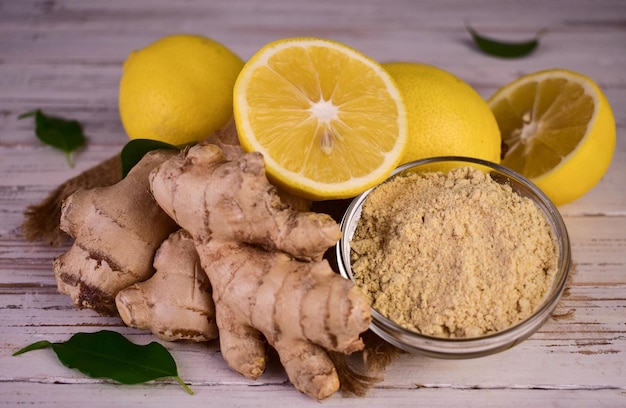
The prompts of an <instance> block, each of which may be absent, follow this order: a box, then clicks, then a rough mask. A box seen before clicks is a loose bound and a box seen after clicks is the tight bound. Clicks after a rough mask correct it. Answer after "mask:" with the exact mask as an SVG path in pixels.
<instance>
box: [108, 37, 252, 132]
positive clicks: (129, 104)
mask: <svg viewBox="0 0 626 408" xmlns="http://www.w3.org/2000/svg"><path fill="white" fill-rule="evenodd" d="M242 67H243V61H242V60H241V58H239V57H238V56H237V55H235V54H234V53H233V52H232V51H230V50H229V49H228V48H226V47H225V46H223V45H222V44H220V43H218V42H216V41H214V40H212V39H210V38H206V37H203V36H199V35H189V34H177V35H171V36H167V37H163V38H161V39H159V40H157V41H155V42H154V43H152V44H150V45H148V46H147V47H145V48H143V49H140V50H135V51H132V52H131V53H130V55H129V57H128V59H127V60H126V62H125V63H124V69H123V74H122V78H121V81H120V87H119V110H120V117H121V120H122V124H123V126H124V129H125V130H126V133H127V134H128V137H130V138H131V139H139V138H141V139H153V140H159V141H162V142H166V143H169V144H172V145H184V144H187V143H193V142H198V141H201V140H203V139H205V138H206V137H207V136H209V135H210V134H211V133H212V132H214V131H216V130H217V129H219V128H221V127H222V126H223V125H225V124H226V123H227V122H228V120H229V119H230V118H231V117H232V114H233V87H234V84H235V80H236V79H237V76H238V75H239V72H240V71H241V68H242Z"/></svg>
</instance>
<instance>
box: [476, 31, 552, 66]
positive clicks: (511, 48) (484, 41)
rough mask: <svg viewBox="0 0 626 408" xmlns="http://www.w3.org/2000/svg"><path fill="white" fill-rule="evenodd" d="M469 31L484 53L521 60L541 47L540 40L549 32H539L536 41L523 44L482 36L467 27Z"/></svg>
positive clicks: (523, 42)
mask: <svg viewBox="0 0 626 408" xmlns="http://www.w3.org/2000/svg"><path fill="white" fill-rule="evenodd" d="M466 28H467V31H469V33H470V34H471V35H472V38H473V39H474V43H476V45H477V46H478V48H480V49H481V50H482V51H483V52H484V53H486V54H489V55H493V56H496V57H501V58H519V57H523V56H526V55H528V54H530V53H531V52H533V51H534V50H535V48H537V47H538V46H539V39H540V38H541V36H542V35H543V34H545V33H546V32H547V30H545V29H543V30H539V31H538V32H537V35H536V36H535V38H534V39H532V40H529V41H522V42H505V41H500V40H495V39H492V38H488V37H485V36H482V35H480V34H478V33H477V32H476V30H474V29H473V28H472V27H470V26H469V25H466Z"/></svg>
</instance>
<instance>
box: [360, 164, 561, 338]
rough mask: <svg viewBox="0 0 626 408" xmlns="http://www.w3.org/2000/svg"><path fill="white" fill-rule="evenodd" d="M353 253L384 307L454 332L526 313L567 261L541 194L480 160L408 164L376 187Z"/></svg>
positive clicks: (482, 328) (432, 329)
mask: <svg viewBox="0 0 626 408" xmlns="http://www.w3.org/2000/svg"><path fill="white" fill-rule="evenodd" d="M350 257H351V263H352V271H353V275H354V280H355V282H356V284H357V285H359V286H360V287H361V289H362V290H363V291H364V293H365V294H366V296H367V297H368V298H369V301H370V304H371V305H372V307H373V308H374V309H376V310H377V311H378V312H380V313H381V314H382V315H384V316H385V317H387V318H388V319H390V320H392V321H394V322H395V323H396V324H399V325H400V326H403V327H405V328H407V329H409V330H413V331H416V332H419V333H422V334H425V335H430V336H436V337H450V338H469V337H478V336H482V335H486V334H489V333H494V332H497V331H501V330H503V329H506V328H508V327H510V326H512V325H514V324H516V323H518V322H520V321H522V320H524V319H525V318H527V317H528V316H530V315H531V314H532V313H533V311H534V310H535V309H536V308H537V307H538V306H539V305H540V304H541V302H542V300H543V298H544V296H545V295H546V293H547V292H548V290H549V288H550V285H551V283H552V281H553V278H554V276H555V274H556V272H557V267H558V247H557V243H556V240H555V239H554V236H553V232H552V228H551V227H550V225H549V224H548V223H547V221H546V218H545V217H544V215H543V214H542V212H541V210H540V209H539V208H538V207H537V206H536V205H535V203H533V202H532V201H531V200H530V199H528V198H524V197H521V196H520V195H519V194H517V193H516V192H514V191H513V190H512V189H511V187H510V186H508V185H503V184H499V183H497V182H496V181H494V180H493V179H492V178H491V177H490V176H489V175H488V174H486V173H484V172H482V171H480V170H477V169H474V168H471V167H463V168H458V169H454V170H452V171H450V172H448V173H439V172H431V173H411V172H409V173H403V174H401V175H398V176H396V177H394V178H393V179H391V180H390V181H388V182H387V183H385V184H383V185H381V186H379V187H378V188H376V189H375V190H374V191H372V193H371V194H370V195H369V196H368V198H367V200H366V201H365V202H364V204H363V209H362V213H361V218H360V219H359V222H358V225H357V227H356V231H355V233H354V236H353V238H352V241H351V255H350Z"/></svg>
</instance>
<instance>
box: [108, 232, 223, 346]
mask: <svg viewBox="0 0 626 408" xmlns="http://www.w3.org/2000/svg"><path fill="white" fill-rule="evenodd" d="M154 268H155V269H156V273H155V274H154V275H152V277H151V278H150V279H148V280H146V281H143V282H139V283H135V284H133V285H131V286H129V287H127V288H126V289H123V290H121V291H120V292H119V293H118V294H117V297H116V298H115V303H116V305H117V310H118V311H119V314H120V317H121V318H122V320H123V321H124V323H125V324H126V325H127V326H129V327H134V328H136V329H140V330H146V329H147V330H150V331H152V333H153V334H154V335H156V336H157V337H158V338H160V339H161V340H165V341H176V340H190V341H198V342H200V341H209V340H212V339H216V338H217V336H218V332H217V325H216V324H215V305H214V303H213V298H212V297H211V284H210V282H209V278H208V277H207V275H206V274H205V273H204V270H202V267H201V265H200V259H199V258H198V253H197V252H196V249H195V248H194V245H193V241H192V239H191V236H190V235H189V234H188V233H187V232H186V231H185V230H182V229H181V230H178V231H177V232H175V233H173V234H171V235H170V236H169V237H168V238H167V240H165V242H163V244H162V245H161V246H160V247H159V249H158V251H157V253H156V255H155V257H154Z"/></svg>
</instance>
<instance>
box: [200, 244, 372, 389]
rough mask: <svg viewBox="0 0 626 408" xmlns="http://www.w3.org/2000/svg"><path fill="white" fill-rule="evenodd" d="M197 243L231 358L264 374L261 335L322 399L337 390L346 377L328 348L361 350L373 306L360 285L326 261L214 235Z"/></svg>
mask: <svg viewBox="0 0 626 408" xmlns="http://www.w3.org/2000/svg"><path fill="white" fill-rule="evenodd" d="M196 248H197V250H198V255H199V256H200V259H201V262H202V264H203V267H204V270H205V271H206V272H207V274H208V275H209V278H210V280H211V284H212V286H213V298H214V301H215V308H216V320H217V325H218V327H219V331H220V347H221V350H222V355H223V357H224V359H225V360H226V362H227V363H228V365H229V366H230V367H232V368H233V369H234V370H236V371H238V372H239V373H241V374H242V375H244V376H247V377H250V378H256V377H258V375H259V374H260V373H262V372H263V371H264V369H265V359H264V358H261V356H262V354H261V353H262V352H263V353H264V345H263V344H262V343H260V342H259V338H261V336H260V334H262V337H264V338H265V339H266V340H267V342H268V343H269V344H270V345H271V346H272V347H274V348H275V349H276V351H277V352H278V355H279V357H280V360H281V363H282V365H283V367H284V368H285V371H286V372H287V375H288V376H289V380H290V381H291V382H292V383H293V384H294V386H295V387H296V388H297V389H298V390H300V391H302V392H304V393H306V394H307V395H309V396H311V397H313V398H316V399H323V398H326V397H328V396H329V395H331V394H333V393H334V392H336V391H337V390H338V389H339V385H340V384H339V378H338V376H337V372H336V370H335V367H334V365H333V363H332V361H331V360H330V358H329V357H328V355H327V353H326V350H332V351H339V352H343V353H351V352H353V351H356V350H360V349H362V347H363V342H362V341H361V339H360V337H359V336H360V333H362V332H364V331H366V330H367V328H368V326H369V323H370V314H369V310H370V309H369V304H368V303H367V301H366V299H365V298H364V296H363V295H362V294H361V292H360V291H359V289H358V288H357V287H356V286H354V285H353V284H352V282H350V281H348V280H346V279H343V278H342V277H341V276H339V275H337V274H336V273H334V272H333V271H332V269H331V268H330V266H329V264H328V262H327V261H325V260H324V261H320V262H302V261H298V260H296V259H294V258H292V257H290V256H288V255H286V254H284V253H282V252H276V251H275V252H268V251H265V250H262V249H260V248H257V247H254V246H251V245H247V244H242V243H237V242H219V241H213V240H211V241H209V242H203V243H201V244H197V245H196ZM318 293H321V294H323V296H326V295H327V296H326V297H325V298H324V300H323V302H320V303H317V304H313V303H312V302H310V301H307V299H319V298H320V296H319V295H318ZM308 323H312V324H311V325H310V326H309V325H308ZM251 348H253V349H252V351H250V349H251ZM251 355H252V356H253V357H252V358H251V357H250V356H251Z"/></svg>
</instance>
